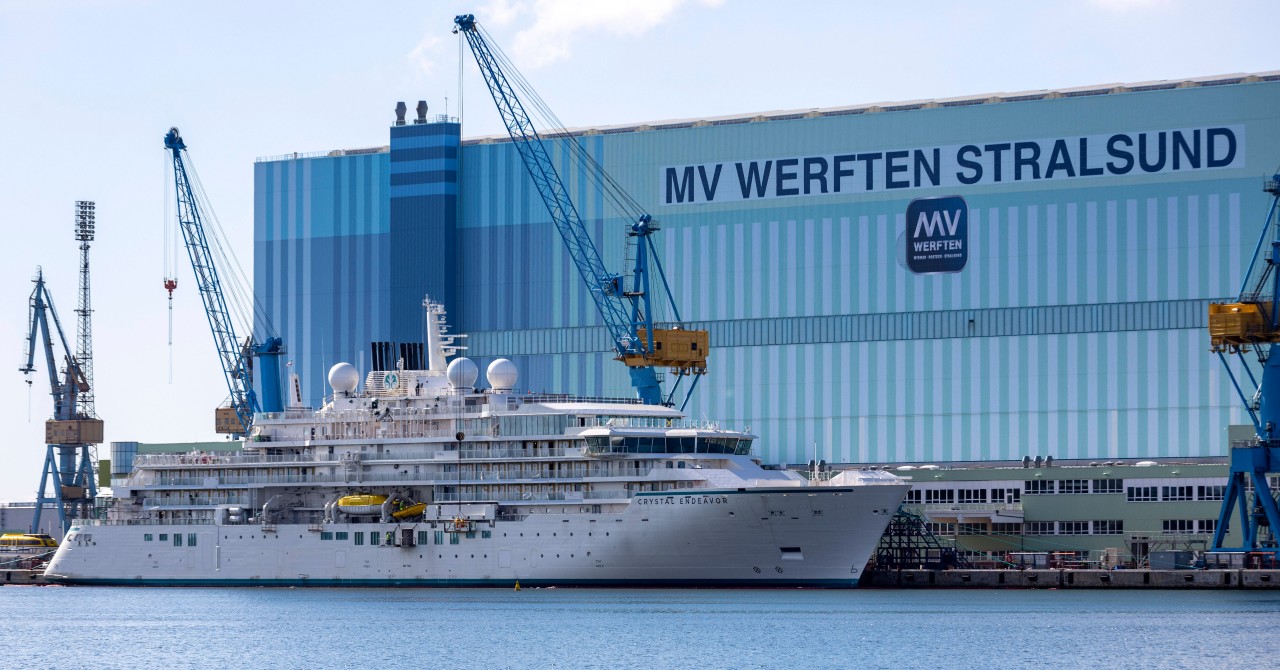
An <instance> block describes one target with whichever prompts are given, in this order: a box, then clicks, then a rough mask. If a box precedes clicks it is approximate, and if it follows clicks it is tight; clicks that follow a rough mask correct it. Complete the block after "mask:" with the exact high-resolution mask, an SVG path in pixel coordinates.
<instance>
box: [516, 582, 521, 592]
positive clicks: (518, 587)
mask: <svg viewBox="0 0 1280 670" xmlns="http://www.w3.org/2000/svg"><path fill="white" fill-rule="evenodd" d="M516 590H517V591H519V590H520V580H519V579H517V580H516Z"/></svg>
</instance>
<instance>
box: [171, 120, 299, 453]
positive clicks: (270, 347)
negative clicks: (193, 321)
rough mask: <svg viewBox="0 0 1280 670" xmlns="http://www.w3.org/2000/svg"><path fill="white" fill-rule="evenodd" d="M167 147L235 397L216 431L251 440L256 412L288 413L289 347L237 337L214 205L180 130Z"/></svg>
mask: <svg viewBox="0 0 1280 670" xmlns="http://www.w3.org/2000/svg"><path fill="white" fill-rule="evenodd" d="M164 146H165V149H166V150H168V151H169V153H170V155H171V157H172V159H173V179H174V184H175V186H176V188H175V195H176V197H177V202H178V209H177V215H178V227H179V228H180V229H181V230H182V239H183V242H184V244H185V245H186V248H187V255H188V256H189V257H190V258H191V268H192V270H193V271H194V272H195V277H196V285H197V287H198V288H199V290H200V298H201V300H203V301H204V310H205V315H206V316H207V317H208V319H209V328H210V330H212V331H213V342H214V345H215V346H216V348H217V350H218V359H219V361H220V362H221V363H222V372H223V375H224V376H225V378H226V381H227V390H228V392H229V393H230V403H229V406H228V407H219V408H218V409H217V410H216V412H215V420H214V424H215V429H216V430H217V432H219V433H227V434H231V435H240V436H245V435H248V433H249V428H250V427H251V426H252V424H253V415H254V413H255V412H259V411H265V412H279V411H281V410H282V409H283V396H282V389H281V385H280V358H281V356H283V355H284V346H283V343H282V341H281V340H280V338H279V337H276V336H274V335H267V336H265V337H263V338H262V339H258V338H256V337H254V336H253V335H250V336H249V337H248V338H246V339H245V340H243V341H242V340H240V339H239V338H237V337H236V331H235V324H234V323H232V320H231V314H230V312H229V311H228V309H227V298H226V296H225V295H224V293H223V286H222V282H221V281H220V280H219V275H218V267H217V265H216V263H215V262H214V257H213V252H212V250H211V249H210V246H209V237H208V235H206V231H205V219H206V216H205V210H206V209H207V207H208V205H207V202H204V201H203V200H197V198H196V195H197V193H200V194H201V195H202V196H203V190H202V189H199V188H198V186H199V182H198V179H197V178H196V175H195V172H194V170H190V169H188V166H187V163H188V162H189V161H188V160H186V159H184V153H185V152H186V149H187V144H186V142H185V141H183V139H182V135H181V134H179V133H178V129H177V128H170V129H169V132H168V133H166V134H165V136H164ZM193 182H194V186H193ZM224 257H225V254H224ZM176 285H177V284H176V280H173V279H171V278H166V279H165V289H166V290H168V291H169V292H170V295H172V291H173V288H174V287H176ZM250 300H251V298H250ZM255 307H256V303H255ZM250 327H252V326H250ZM254 358H260V359H261V368H262V375H261V378H260V383H261V386H262V399H261V401H260V400H259V397H258V395H257V393H256V392H255V391H254V389H253V377H254V375H253V359H254Z"/></svg>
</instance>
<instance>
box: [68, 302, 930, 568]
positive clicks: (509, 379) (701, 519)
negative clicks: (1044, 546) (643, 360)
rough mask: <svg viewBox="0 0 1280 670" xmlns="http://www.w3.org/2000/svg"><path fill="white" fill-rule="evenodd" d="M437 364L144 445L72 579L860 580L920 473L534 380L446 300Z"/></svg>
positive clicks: (437, 308) (340, 384) (431, 310)
mask: <svg viewBox="0 0 1280 670" xmlns="http://www.w3.org/2000/svg"><path fill="white" fill-rule="evenodd" d="M425 308H426V310H427V313H428V314H427V320H426V324H427V325H426V335H427V337H426V339H427V342H426V350H427V352H428V355H427V357H426V358H427V361H426V362H427V365H426V369H420V370H413V369H403V366H397V367H396V369H394V370H384V371H375V372H370V373H368V374H367V375H366V376H365V379H364V380H363V381H364V383H363V389H361V388H360V378H359V377H360V375H359V374H358V372H357V371H356V369H355V368H354V367H353V366H351V365H349V364H345V363H340V364H338V365H335V366H334V367H333V368H332V370H331V371H330V374H329V382H330V385H331V387H332V389H333V395H332V396H330V397H328V398H326V400H325V403H324V406H323V407H322V408H320V409H318V410H311V409H301V408H294V409H286V410H285V411H282V412H274V413H262V414H259V415H258V416H257V417H255V421H254V426H253V428H252V430H251V432H250V434H249V438H248V440H247V441H245V442H244V444H243V448H242V449H241V450H240V451H239V452H237V453H231V454H227V453H205V452H199V451H193V452H191V453H186V454H150V455H139V456H138V457H137V458H136V459H135V461H134V469H133V471H132V472H131V473H130V474H129V476H128V477H127V479H124V480H117V481H115V482H113V487H112V491H113V496H114V497H113V498H112V499H111V501H110V505H109V506H108V511H107V514H106V517H105V518H103V519H100V520H96V521H84V522H78V523H77V525H75V526H74V527H73V528H72V529H71V531H70V532H69V533H68V535H67V538H66V540H65V541H64V542H63V544H62V546H61V547H60V549H59V551H58V553H57V554H56V555H55V557H54V559H53V561H52V562H51V563H50V565H49V568H48V570H47V575H48V577H49V578H50V579H52V580H54V581H60V582H65V583H98V584H175V585H176V584H290V585H338V584H370V585H421V586H454V585H494V586H499V585H509V584H513V583H515V582H517V581H519V582H523V583H525V584H529V585H539V584H543V585H552V584H556V585H579V584H580V585H658V584H666V585H761V586H765V585H783V584H785V585H807V586H851V585H854V584H856V583H857V580H858V578H859V576H860V575H861V572H862V569H863V567H864V566H865V564H866V562H867V559H868V557H869V556H870V554H871V552H872V550H873V548H874V547H875V544H876V542H877V540H878V539H879V537H880V535H881V533H882V532H883V530H884V527H885V525H886V524H887V522H888V520H889V518H890V517H891V516H892V514H893V512H894V511H895V510H896V509H897V506H898V504H899V502H900V501H901V499H902V497H903V496H904V494H905V492H906V489H907V486H906V484H905V483H904V482H902V480H900V479H898V478H896V477H894V476H892V475H890V474H888V473H883V472H872V471H868V472H860V471H851V472H845V473H841V474H840V475H838V476H836V477H835V478H833V479H831V480H829V481H813V480H810V479H808V478H806V477H804V476H801V475H800V474H799V473H796V472H793V471H787V470H779V469H769V468H766V467H763V466H762V465H761V464H760V463H759V462H758V461H757V460H755V459H753V458H752V457H751V455H750V453H751V445H752V441H753V439H754V436H753V435H752V434H751V433H750V432H749V431H747V430H729V429H726V428H722V427H720V426H718V425H716V424H713V423H707V422H692V421H689V420H687V419H686V418H685V417H684V416H683V415H682V414H681V413H680V412H678V411H676V410H674V409H672V408H669V407H664V406H660V405H646V404H641V403H639V402H638V401H634V400H627V399H617V398H579V397H571V396H563V395H547V394H537V395H534V394H527V393H520V392H518V391H516V389H515V386H516V381H517V378H518V375H517V371H516V369H515V366H514V364H512V363H511V362H510V361H508V360H506V359H498V360H495V361H494V362H493V363H491V364H490V365H489V366H488V369H487V374H486V377H487V381H488V388H486V389H483V390H478V389H476V388H475V387H476V381H477V378H478V376H479V374H478V372H479V371H478V369H477V366H476V365H475V363H474V362H473V361H471V360H470V359H467V358H462V357H458V358H454V360H452V361H451V362H449V363H448V364H447V365H446V360H447V359H448V357H449V356H451V355H453V354H454V353H456V351H457V347H456V346H455V345H454V340H453V336H451V335H449V334H448V333H447V327H446V325H445V321H444V309H443V307H442V306H441V305H439V304H437V303H432V302H430V301H427V302H426V304H425Z"/></svg>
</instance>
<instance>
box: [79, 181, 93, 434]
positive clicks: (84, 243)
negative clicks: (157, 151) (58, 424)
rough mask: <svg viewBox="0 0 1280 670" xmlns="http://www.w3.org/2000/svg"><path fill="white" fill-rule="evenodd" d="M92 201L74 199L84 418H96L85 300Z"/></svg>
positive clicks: (89, 321) (90, 311) (89, 316)
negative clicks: (78, 255) (84, 387)
mask: <svg viewBox="0 0 1280 670" xmlns="http://www.w3.org/2000/svg"><path fill="white" fill-rule="evenodd" d="M95 209H96V204H95V203H94V202H93V201H92V200H77V201H76V240H78V241H79V242H80V299H79V304H78V305H77V306H76V317H77V320H76V360H77V361H79V362H80V373H81V374H82V375H83V376H84V381H85V383H86V384H87V385H88V386H89V389H88V390H87V391H84V392H82V393H81V394H80V397H79V401H78V404H79V410H80V415H81V416H82V417H84V418H86V419H94V418H97V416H98V413H97V410H96V408H95V407H94V403H93V388H94V386H93V319H92V314H93V308H92V307H90V301H89V243H90V242H92V241H93V237H94V228H95V227H96V222H95V220H94V219H95V216H94V210H95Z"/></svg>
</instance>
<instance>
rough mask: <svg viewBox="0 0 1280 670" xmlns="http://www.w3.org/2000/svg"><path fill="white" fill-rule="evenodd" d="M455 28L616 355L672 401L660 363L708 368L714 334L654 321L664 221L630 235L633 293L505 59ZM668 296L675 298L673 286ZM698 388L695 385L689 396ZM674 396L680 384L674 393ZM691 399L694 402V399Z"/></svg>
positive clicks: (458, 20) (642, 390)
mask: <svg viewBox="0 0 1280 670" xmlns="http://www.w3.org/2000/svg"><path fill="white" fill-rule="evenodd" d="M454 25H455V29H454V30H455V32H460V33H461V34H462V35H463V37H464V38H465V39H466V40H467V44H468V45H469V46H470V47H471V53H472V55H473V56H475V59H476V64H477V65H478V66H479V68H480V72H481V74H482V75H483V76H484V80H485V84H486V85H487V86H488V88H489V93H490V95H491V96H492V97H493V101H494V103H495V104H496V105H497V107H498V113H499V114H500V115H501V116H502V121H503V124H504V125H505V126H506V128H507V134H508V135H510V137H511V141H512V144H513V145H514V146H515V148H516V151H518V152H519V154H520V158H521V160H522V161H523V162H524V166H525V169H526V171H527V172H528V173H529V177H530V178H531V179H532V180H533V184H534V187H535V188H536V189H537V191H538V195H539V196H541V198H542V201H543V203H544V204H545V205H546V207H547V211H548V212H549V213H550V215H551V220H552V222H553V223H554V224H555V227H556V230H557V232H559V233H560V237H561V238H562V239H563V240H564V244H565V248H566V250H567V251H568V253H569V257H570V258H572V259H573V263H574V265H575V266H576V267H577V269H578V274H579V275H580V276H581V277H582V280H583V282H584V283H585V284H586V286H587V291H588V293H590V294H591V298H592V300H593V301H594V302H595V304H596V309H597V311H599V312H600V316H601V318H602V319H603V320H604V324H605V327H606V329H607V330H608V331H609V337H610V339H611V340H612V344H613V348H614V351H615V353H616V358H617V359H618V360H620V361H622V362H623V363H624V364H625V365H626V366H627V368H628V371H629V372H630V374H631V385H632V386H633V387H634V388H635V389H636V394H637V395H638V396H639V398H640V399H641V400H642V401H644V402H645V403H648V404H655V405H656V404H671V399H670V397H668V398H665V399H664V398H663V395H662V387H661V385H660V383H659V380H658V375H657V371H656V370H655V366H667V367H670V368H671V370H672V371H673V372H675V373H676V374H678V375H685V374H694V375H701V374H703V373H705V372H706V353H707V344H708V337H707V332H706V331H704V330H685V329H680V328H667V329H661V328H656V327H655V325H654V322H653V310H652V303H651V299H650V290H649V289H650V286H649V285H650V272H649V266H648V259H649V256H650V254H651V253H652V251H653V247H652V242H651V241H650V237H649V236H650V235H651V234H652V233H653V232H654V231H656V230H657V229H658V225H657V222H656V221H654V220H653V219H652V217H650V216H649V215H648V214H640V215H638V216H636V217H635V221H634V222H633V223H632V224H631V226H630V228H629V230H628V232H627V235H628V236H629V237H634V238H636V244H637V254H636V259H635V267H634V271H633V272H634V273H633V285H632V287H631V288H630V289H629V290H628V289H627V288H626V286H625V280H624V278H623V277H622V276H621V275H618V274H616V273H612V272H609V271H608V270H607V269H606V268H605V266H604V262H603V261H602V260H601V257H600V252H599V251H598V250H597V249H596V246H595V244H594V243H593V242H592V240H591V236H590V235H588V234H587V229H586V226H585V225H584V224H583V221H582V217H581V216H580V215H579V213H578V210H577V208H576V207H574V205H573V201H572V200H570V198H569V193H568V189H567V188H565V185H564V182H563V181H562V180H561V178H560V175H559V173H558V172H557V171H556V169H555V166H554V164H553V163H552V161H551V157H550V156H549V155H548V153H547V149H546V147H545V146H544V144H543V141H542V137H541V136H540V135H539V133H538V130H537V128H535V127H534V123H533V121H532V119H531V118H530V116H529V114H528V112H527V111H526V110H525V106H524V104H523V103H522V102H521V100H520V97H519V95H518V94H517V93H516V90H515V87H513V86H512V84H511V80H510V78H509V77H508V76H507V74H506V73H505V72H504V71H503V67H502V63H501V61H502V59H500V58H499V57H498V55H497V54H495V52H494V49H493V48H492V47H491V45H490V44H489V42H488V40H486V39H485V37H484V35H483V34H482V32H481V30H480V29H479V25H478V24H477V23H476V20H475V16H473V15H471V14H465V15H461V16H457V17H455V18H454ZM655 264H656V261H655ZM656 265H657V267H658V269H659V277H662V275H661V265H660V264H656ZM665 283H666V280H665V278H663V284H664V285H665ZM667 293H668V296H669V295H670V290H669V288H668V291H667ZM672 302H673V303H674V301H672ZM678 318H679V317H678V314H677V319H678ZM694 384H696V378H695V382H694ZM692 391H693V386H692V385H691V387H690V389H689V393H692ZM674 393H675V389H673V390H672V394H673V395H674ZM685 402H688V396H686V398H685Z"/></svg>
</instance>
